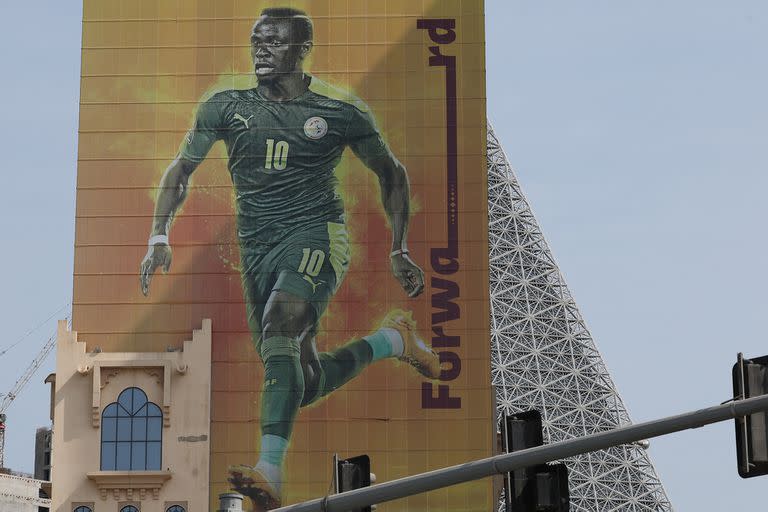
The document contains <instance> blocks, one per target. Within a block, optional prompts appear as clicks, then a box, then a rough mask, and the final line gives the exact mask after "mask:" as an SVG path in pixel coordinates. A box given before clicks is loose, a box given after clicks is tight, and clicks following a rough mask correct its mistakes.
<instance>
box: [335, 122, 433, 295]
mask: <svg viewBox="0 0 768 512" xmlns="http://www.w3.org/2000/svg"><path fill="white" fill-rule="evenodd" d="M350 146H351V147H352V150H353V151H354V152H355V154H356V155H357V156H358V157H359V158H360V159H361V160H362V161H363V163H364V164H365V165H366V167H368V168H369V169H370V170H371V171H373V172H374V173H375V174H376V176H377V177H378V178H379V188H380V191H381V202H382V205H383V206H384V211H385V213H386V215H387V218H388V219H389V224H390V226H391V227H392V252H391V253H390V263H391V267H392V273H393V274H394V275H395V277H396V278H397V280H398V281H400V284H401V285H402V287H403V289H404V290H405V291H406V293H408V296H409V297H416V296H417V295H419V294H420V293H421V292H422V291H423V290H424V271H423V270H421V268H420V267H419V266H418V265H417V264H416V263H414V262H413V260H412V259H411V258H410V256H409V254H408V245H407V235H408V219H409V215H410V209H411V207H410V184H409V182H408V172H407V171H406V169H405V166H403V164H402V163H400V161H399V160H398V159H397V158H396V157H395V155H394V154H392V151H391V150H390V149H389V147H388V146H387V145H386V143H385V142H384V141H383V139H382V138H381V136H380V135H379V134H378V132H377V131H375V127H374V133H371V134H369V135H367V136H364V137H361V138H360V139H359V140H357V141H355V142H353V143H352V144H350Z"/></svg>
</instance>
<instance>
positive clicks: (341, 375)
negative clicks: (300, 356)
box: [303, 339, 373, 405]
mask: <svg viewBox="0 0 768 512" xmlns="http://www.w3.org/2000/svg"><path fill="white" fill-rule="evenodd" d="M319 357H320V368H321V372H322V376H321V377H320V382H319V387H320V388H319V390H318V391H317V392H316V394H315V396H314V397H308V398H307V401H306V403H304V404H303V405H309V404H311V403H313V402H315V401H316V400H318V399H319V398H322V397H324V396H325V395H327V394H329V393H331V392H332V391H334V390H336V389H338V388H340V387H341V386H343V385H344V384H346V383H347V382H349V381H350V380H352V379H353V378H354V377H356V376H357V375H358V374H359V373H360V372H361V371H363V368H365V367H366V366H368V365H369V364H371V362H373V350H372V348H371V345H370V344H369V343H368V342H366V341H365V339H360V340H353V341H350V342H349V343H347V344H346V345H344V346H343V347H340V348H337V349H336V350H333V351H331V352H322V353H320V354H319Z"/></svg>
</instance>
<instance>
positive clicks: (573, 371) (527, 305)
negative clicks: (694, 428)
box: [488, 127, 672, 512]
mask: <svg viewBox="0 0 768 512" xmlns="http://www.w3.org/2000/svg"><path fill="white" fill-rule="evenodd" d="M488 209H489V212H488V213H489V246H490V290H491V316H492V318H491V322H492V323H491V344H492V346H491V354H492V355H491V357H492V360H491V365H492V366H491V373H492V383H493V385H494V386H495V389H496V400H497V406H498V412H499V414H504V413H514V412H520V411H525V410H530V409H538V410H539V411H540V412H541V414H542V422H543V427H544V442H545V443H552V442H556V441H562V440H564V439H570V438H574V437H581V436H584V435H587V434H592V433H595V432H600V431H604V430H611V429H613V428H616V427H619V426H622V425H626V424H628V423H630V422H631V420H630V418H629V414H628V413H627V410H626V408H625V407H624V404H623V402H622V401H621V398H620V397H619V394H618V392H617V391H616V388H615V386H614V384H613V381H612V380H611V377H610V375H609V374H608V370H607V369H606V367H605V364H604V363H603V359H602V356H601V355H600V352H599V351H598V350H597V348H596V346H595V344H594V342H593V341H592V336H591V335H590V333H589V331H588V330H587V328H586V326H585V324H584V320H583V319H582V317H581V314H580V313H579V310H578V308H577V307H576V303H575V302H574V300H573V297H572V296H571V294H570V292H569V291H568V287H567V286H566V283H565V280H564V279H563V276H562V275H561V274H560V271H559V269H558V267H557V263H556V262H555V260H554V258H553V257H552V253H551V252H550V250H549V247H548V246H547V242H546V240H545V239H544V236H543V235H542V233H541V230H540V229H539V226H538V224H537V222H536V219H535V218H534V216H533V213H532V211H531V208H530V206H529V205H528V202H527V201H526V199H525V197H524V196H523V194H522V191H521V189H520V185H519V183H518V181H517V178H516V177H515V174H514V172H513V170H512V168H511V166H510V165H509V163H508V162H507V159H506V157H505V155H504V152H503V150H502V149H501V145H500V144H499V141H498V139H496V136H495V135H494V133H493V130H492V129H491V128H490V127H489V129H488ZM564 462H566V464H567V465H568V470H569V483H570V495H571V510H572V511H585V512H586V511H589V512H596V511H600V512H603V511H621V512H627V511H654V512H656V511H671V510H672V506H671V504H670V503H669V499H668V498H667V496H666V493H665V492H664V488H663V486H662V484H661V481H660V480H659V478H658V476H657V475H656V470H655V469H654V467H653V464H652V463H651V460H650V458H649V457H648V454H647V453H646V452H645V450H644V449H643V448H641V447H640V446H639V445H636V444H631V445H622V446H618V447H614V448H610V449H607V450H601V451H598V452H593V453H589V454H585V455H580V456H577V457H573V458H570V459H567V460H565V461H564Z"/></svg>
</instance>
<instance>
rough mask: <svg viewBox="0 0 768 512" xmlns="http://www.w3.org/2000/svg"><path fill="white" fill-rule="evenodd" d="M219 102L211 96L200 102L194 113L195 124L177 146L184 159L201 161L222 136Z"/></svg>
mask: <svg viewBox="0 0 768 512" xmlns="http://www.w3.org/2000/svg"><path fill="white" fill-rule="evenodd" d="M221 117H222V116H221V102H220V101H217V97H216V96H213V97H212V98H210V99H208V100H207V101H205V102H203V103H201V104H200V106H199V107H198V108H197V114H196V115H195V124H194V126H192V129H191V130H189V131H188V132H187V135H186V137H184V141H183V142H182V143H181V148H179V154H180V155H181V157H182V158H184V159H185V160H189V161H191V162H202V161H203V160H204V159H205V155H207V154H208V151H210V149H211V147H212V146H213V144H214V143H215V142H216V141H217V140H219V139H220V138H222V136H221V133H222V129H221V127H222V123H221Z"/></svg>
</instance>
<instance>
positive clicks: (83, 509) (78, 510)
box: [72, 505, 93, 512]
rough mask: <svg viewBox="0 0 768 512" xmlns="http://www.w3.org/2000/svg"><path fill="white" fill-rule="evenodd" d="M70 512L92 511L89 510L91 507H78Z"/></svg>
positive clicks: (91, 511)
mask: <svg viewBox="0 0 768 512" xmlns="http://www.w3.org/2000/svg"><path fill="white" fill-rule="evenodd" d="M72 512H93V510H91V507H86V506H85V505H80V506H79V507H77V508H75V510H73V511H72Z"/></svg>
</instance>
